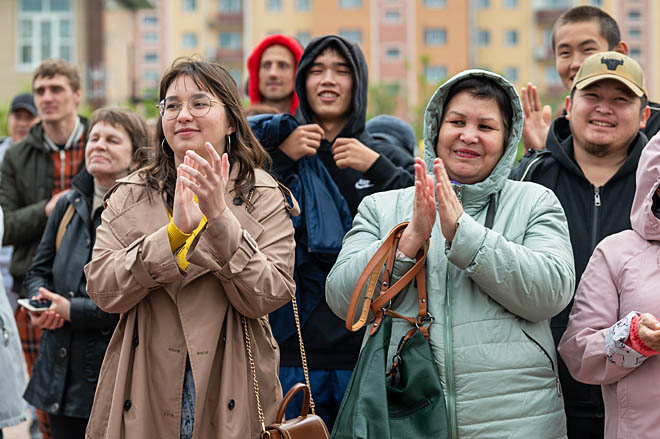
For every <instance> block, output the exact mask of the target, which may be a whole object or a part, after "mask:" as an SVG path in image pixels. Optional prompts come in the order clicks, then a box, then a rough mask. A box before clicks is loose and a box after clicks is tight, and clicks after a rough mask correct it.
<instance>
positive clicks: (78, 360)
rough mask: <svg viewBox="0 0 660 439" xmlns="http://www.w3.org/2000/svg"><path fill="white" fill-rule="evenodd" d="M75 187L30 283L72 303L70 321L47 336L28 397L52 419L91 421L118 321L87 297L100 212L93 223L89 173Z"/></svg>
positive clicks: (58, 211)
mask: <svg viewBox="0 0 660 439" xmlns="http://www.w3.org/2000/svg"><path fill="white" fill-rule="evenodd" d="M71 184H72V190H71V192H69V193H68V194H67V195H65V196H63V197H62V198H60V199H59V200H58V202H57V204H56V205H55V208H54V209H53V212H52V214H51V215H50V217H49V219H48V224H47V225H46V230H45V231H44V235H43V238H42V240H41V242H40V243H39V247H38V249H37V253H36V256H35V258H34V262H33V263H32V266H31V267H30V269H29V271H28V274H27V277H26V279H25V291H26V293H27V295H28V297H31V296H34V295H36V294H37V293H38V290H39V287H41V286H43V287H46V288H48V289H49V290H51V291H53V292H55V293H58V294H60V295H62V296H65V297H66V298H67V299H69V300H70V301H71V321H70V322H65V324H64V326H62V327H61V328H58V329H55V330H53V331H50V330H44V331H43V333H42V336H41V344H40V345H39V357H38V358H37V361H36V363H35V365H34V367H33V369H32V378H31V379H30V383H29V384H28V387H27V389H26V391H25V395H24V398H25V399H26V400H27V401H28V402H29V403H30V404H32V405H34V406H35V407H37V408H40V409H42V410H45V411H47V412H49V413H52V414H58V415H65V416H71V417H76V418H88V417H89V413H90V411H91V409H92V401H93V400H94V391H95V390H96V383H97V381H98V376H99V371H100V370H101V363H102V362H103V356H104V355H105V351H106V348H107V346H108V343H109V342H110V337H111V336H112V332H113V330H114V328H115V326H116V324H117V322H118V321H119V316H118V315H117V314H108V313H106V312H103V311H101V310H100V309H99V308H98V307H97V306H96V304H95V303H94V302H93V301H92V299H90V298H89V296H88V295H87V290H86V283H87V282H86V279H85V274H84V272H83V267H84V266H85V264H87V262H89V261H90V260H91V256H92V248H93V247H94V241H95V238H96V227H98V225H99V224H100V223H101V209H98V210H97V212H96V213H95V215H94V219H93V220H92V218H91V217H90V209H91V206H92V196H93V193H94V182H93V179H92V176H91V175H89V173H88V172H87V171H86V170H84V169H83V170H82V171H81V172H80V173H79V174H78V175H76V177H74V179H73V181H72V183H71ZM70 204H73V206H74V208H75V213H74V215H73V217H72V218H71V222H70V223H69V225H68V226H67V229H66V232H65V234H64V237H63V239H62V243H61V245H60V248H59V251H57V252H56V251H55V237H56V235H57V230H58V228H59V225H60V221H61V220H62V216H63V215H64V212H65V211H66V209H67V207H68V206H69V205H70Z"/></svg>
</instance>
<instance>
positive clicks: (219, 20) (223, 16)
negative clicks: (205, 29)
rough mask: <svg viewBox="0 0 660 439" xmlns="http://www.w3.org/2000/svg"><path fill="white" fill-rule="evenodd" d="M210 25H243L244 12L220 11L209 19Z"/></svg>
mask: <svg viewBox="0 0 660 439" xmlns="http://www.w3.org/2000/svg"><path fill="white" fill-rule="evenodd" d="M209 26H211V27H212V28H215V29H219V28H227V27H238V28H242V27H243V12H218V13H217V14H215V16H213V17H212V18H211V19H210V20H209Z"/></svg>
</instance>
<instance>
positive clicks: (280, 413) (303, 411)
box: [275, 383, 310, 424]
mask: <svg viewBox="0 0 660 439" xmlns="http://www.w3.org/2000/svg"><path fill="white" fill-rule="evenodd" d="M301 390H302V392H303V396H302V407H301V408H300V416H302V417H305V416H307V415H308V414H309V397H310V391H309V387H307V385H306V384H303V383H296V384H294V385H293V386H292V387H291V388H290V389H289V391H288V392H286V395H285V396H284V399H283V400H282V404H280V408H279V409H277V416H275V422H276V423H277V424H281V423H282V421H284V412H285V411H286V406H287V405H289V402H291V400H292V399H293V397H294V396H295V395H296V393H298V392H300V391H301Z"/></svg>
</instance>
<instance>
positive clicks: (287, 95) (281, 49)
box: [248, 34, 303, 114]
mask: <svg viewBox="0 0 660 439" xmlns="http://www.w3.org/2000/svg"><path fill="white" fill-rule="evenodd" d="M302 53H303V48H302V46H301V45H300V43H299V42H298V41H297V40H296V39H295V38H293V37H290V36H287V35H282V34H275V35H269V36H267V37H266V38H264V39H263V40H262V41H261V42H260V43H259V44H258V45H257V47H255V48H254V50H253V51H252V53H251V54H250V56H249V57H248V72H249V75H250V78H249V84H248V94H249V95H250V103H251V104H252V105H256V104H265V105H270V106H272V107H274V108H277V110H278V111H279V112H280V113H291V114H294V113H295V112H296V109H297V108H298V97H297V96H296V93H295V92H294V91H293V79H294V77H295V76H296V69H297V68H298V61H299V60H300V56H301V55H302Z"/></svg>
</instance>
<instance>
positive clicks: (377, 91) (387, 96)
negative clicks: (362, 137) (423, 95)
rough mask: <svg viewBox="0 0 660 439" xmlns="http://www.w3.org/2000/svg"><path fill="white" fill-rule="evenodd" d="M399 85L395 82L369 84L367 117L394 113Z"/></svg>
mask: <svg viewBox="0 0 660 439" xmlns="http://www.w3.org/2000/svg"><path fill="white" fill-rule="evenodd" d="M400 89H401V87H400V86H399V84H398V83H396V82H376V83H372V84H369V91H368V93H369V98H368V104H367V119H371V118H372V117H374V116H378V115H379V114H394V112H395V111H396V104H397V100H398V98H399V92H400Z"/></svg>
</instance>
